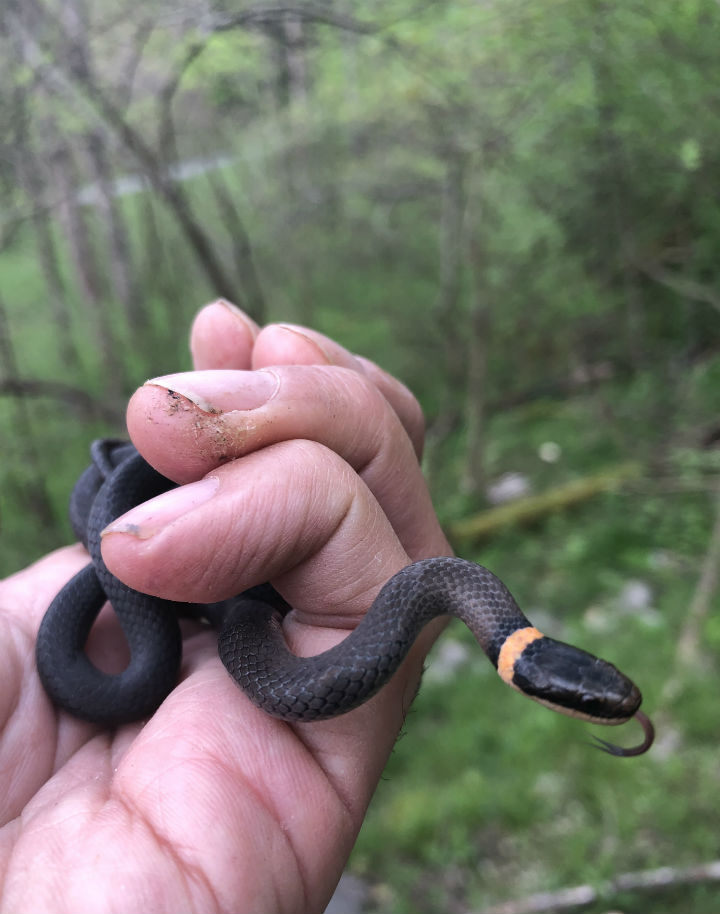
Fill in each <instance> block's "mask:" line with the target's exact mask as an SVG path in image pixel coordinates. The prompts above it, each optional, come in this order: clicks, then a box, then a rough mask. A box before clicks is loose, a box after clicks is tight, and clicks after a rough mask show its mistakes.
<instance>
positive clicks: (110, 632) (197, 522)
mask: <svg viewBox="0 0 720 914" xmlns="http://www.w3.org/2000/svg"><path fill="white" fill-rule="evenodd" d="M191 347H192V350H193V355H194V362H195V365H196V368H198V369H200V371H199V372H197V373H186V374H183V375H174V376H172V378H168V379H165V380H161V381H160V382H159V383H150V384H148V385H145V386H144V387H142V388H140V390H139V391H138V392H137V393H136V394H135V396H134V397H133V399H132V401H131V403H130V406H129V409H128V427H129V429H130V432H131V435H132V438H133V441H134V443H135V445H136V446H137V447H138V449H139V450H140V451H141V453H142V454H143V455H144V456H145V457H146V459H148V460H149V461H150V462H151V463H153V464H154V465H155V466H156V467H157V468H158V469H159V470H160V471H161V472H163V473H164V474H165V475H167V476H169V477H170V478H173V479H175V480H176V481H178V482H181V483H188V484H189V483H193V482H196V481H197V480H199V479H201V478H203V477H209V478H211V479H212V480H215V481H216V483H213V485H217V490H216V491H215V492H214V494H213V495H212V497H211V498H209V500H204V501H203V500H202V497H204V496H206V495H207V491H206V489H207V487H205V491H204V490H203V484H202V483H200V484H199V485H196V486H193V485H183V486H181V488H179V489H176V490H174V491H173V493H170V494H167V495H164V496H160V499H161V501H159V502H157V501H156V502H155V504H154V506H153V505H152V504H151V503H148V504H147V505H146V506H143V507H142V508H140V509H138V510H137V511H135V512H133V514H134V515H135V517H134V518H133V524H134V525H135V526H133V527H132V528H131V529H133V531H134V534H130V533H128V532H127V530H128V529H129V528H128V527H127V526H126V525H123V523H122V522H121V523H120V524H119V525H118V528H119V530H120V531H123V530H124V531H125V532H115V533H110V534H108V535H106V537H105V540H104V545H103V555H104V557H105V560H106V562H107V564H108V566H109V567H110V569H111V570H112V571H113V572H114V573H115V574H117V575H118V576H119V577H121V578H122V579H123V580H124V581H125V582H126V583H127V584H129V585H130V586H133V587H136V588H138V589H141V590H145V591H147V592H152V593H154V594H157V595H161V596H164V597H166V598H169V599H182V600H191V601H202V602H208V601H211V600H217V599H220V598H222V597H225V596H230V595H232V594H234V593H237V592H239V591H242V590H243V589H245V588H246V587H249V586H252V585H253V584H256V583H259V582H261V581H265V580H272V582H273V584H274V585H275V586H276V587H277V588H278V589H279V590H280V591H281V593H282V594H283V595H284V596H285V597H286V598H287V599H288V600H289V602H290V603H291V604H292V605H293V606H294V607H295V612H294V613H293V614H291V615H290V616H289V617H288V618H287V619H286V621H285V634H286V637H287V639H288V641H289V643H290V645H291V647H292V648H293V650H295V651H296V652H297V653H300V654H315V653H318V652H320V651H322V650H324V649H326V648H327V647H330V646H331V645H332V644H334V643H336V642H337V641H339V640H341V639H342V637H343V636H344V633H343V629H348V628H352V627H353V626H354V625H355V624H356V623H357V621H358V620H359V618H361V616H362V614H363V613H364V611H365V610H366V609H367V607H368V606H369V605H370V603H371V602H372V599H373V598H374V596H375V594H376V593H377V591H378V590H379V589H380V587H381V586H382V584H383V583H384V582H385V581H386V580H387V579H388V578H389V577H391V576H392V575H393V574H394V573H395V572H396V571H398V570H399V569H400V568H401V567H403V566H404V565H406V564H407V563H408V562H409V561H411V560H416V559H419V558H422V557H425V556H428V555H441V554H449V547H448V545H447V543H446V541H445V539H444V537H443V535H442V533H441V531H440V529H439V526H438V524H437V521H436V519H435V515H434V512H433V510H432V506H431V504H430V500H429V497H428V495H427V492H426V489H425V486H424V483H423V481H422V477H421V474H420V469H419V465H418V462H417V456H416V455H417V452H418V451H419V448H420V447H421V443H422V420H421V416H420V412H419V409H418V407H417V404H416V403H415V401H414V399H413V398H412V397H411V395H410V394H409V393H408V392H407V391H406V390H405V389H404V388H403V387H402V385H400V384H399V383H398V382H397V381H395V380H394V379H392V378H390V377H389V376H387V375H385V374H384V373H382V372H381V371H380V370H379V369H377V368H376V367H375V366H373V365H372V364H371V363H369V362H366V361H364V360H357V359H355V357H353V356H351V355H350V354H349V353H347V352H346V351H345V350H343V349H342V348H341V347H339V346H337V345H336V344H334V343H332V342H331V341H329V340H327V339H326V338H324V337H321V336H319V335H317V334H314V333H312V332H311V331H301V330H299V329H297V328H295V329H291V328H287V327H282V326H271V327H268V328H265V329H264V330H263V331H262V332H260V331H259V330H258V328H256V327H255V326H254V325H253V324H252V323H251V322H250V321H248V319H247V318H245V317H244V316H242V315H240V314H238V313H237V312H236V311H234V310H233V309H231V308H228V307H227V306H225V305H223V304H218V303H216V304H213V305H210V306H208V307H207V308H205V309H203V311H201V312H200V314H199V316H198V318H197V320H196V322H195V325H194V328H193V333H192V336H191ZM269 366H274V367H273V368H272V369H270V370H268V371H265V370H263V371H258V369H265V368H268V367H269ZM213 368H221V369H225V370H226V371H227V372H232V373H231V374H230V373H224V372H223V373H216V372H213V373H212V374H208V373H207V372H206V371H205V370H206V369H213ZM250 369H253V371H250ZM168 388H171V389H172V390H174V391H175V393H174V394H173V395H171V394H169V393H168ZM190 392H192V393H193V399H194V400H195V402H196V403H198V402H199V403H200V406H197V405H193V403H192V402H191V400H189V399H187V398H186V397H185V396H183V394H187V393H190ZM268 394H270V399H267V396H268ZM263 396H264V397H265V398H266V402H265V403H264V405H259V403H260V400H261V399H262V398H263ZM256 404H257V405H256ZM252 406H255V408H254V409H253V408H250V407H252ZM237 457H239V458H241V459H238V460H233V458H237ZM229 461H232V462H229ZM127 517H128V516H127V515H126V518H125V520H126V522H127ZM137 526H139V528H140V530H139V533H138V530H137ZM86 562H87V556H86V554H85V552H84V550H83V549H82V548H81V547H79V546H73V547H69V548H67V549H63V550H59V551H58V552H56V553H53V554H52V555H51V556H48V557H46V558H45V559H43V560H41V561H40V562H39V563H37V564H36V565H34V566H32V567H31V568H29V569H26V570H25V571H23V572H21V573H19V574H18V575H15V576H13V577H12V578H9V579H8V580H7V581H5V582H3V583H2V584H1V585H0V609H1V610H2V615H1V616H0V618H2V626H3V628H2V632H3V640H4V643H5V645H6V646H5V648H4V650H3V653H4V657H5V662H4V665H3V668H2V670H3V671H2V681H1V688H0V695H1V696H2V698H1V699H0V701H1V702H2V722H3V730H2V737H1V739H0V772H2V775H3V785H4V786H5V791H4V793H3V796H2V797H1V798H0V802H1V803H2V805H3V824H4V827H3V832H2V835H3V841H2V857H1V858H0V859H2V870H1V872H2V896H1V897H2V899H3V905H2V907H3V909H4V910H8V911H26V910H32V911H43V910H45V911H48V910H52V911H73V912H80V911H100V910H110V909H118V908H121V909H122V910H123V911H148V910H152V911H177V910H192V911H203V912H204V911H230V910H232V911H253V912H258V911H273V912H276V911H277V912H279V911H294V912H295V911H300V910H311V911H312V910H322V909H323V908H324V906H325V904H326V903H327V901H328V899H329V897H330V895H331V893H332V891H333V888H334V886H335V884H336V882H337V879H338V878H339V875H340V873H341V871H342V868H343V865H344V863H345V861H346V859H347V855H348V854H349V852H350V849H351V847H352V844H353V842H354V839H355V836H356V834H357V831H358V829H359V827H360V824H361V822H362V818H363V815H364V812H365V809H366V807H367V803H368V802H369V799H370V797H371V795H372V792H373V790H374V787H375V785H376V783H377V779H378V777H379V775H380V773H381V771H382V768H383V766H384V764H385V761H386V759H387V756H388V754H389V752H390V750H391V748H392V745H393V742H394V739H395V737H396V735H397V732H398V729H399V728H400V726H401V724H402V721H403V718H404V714H405V712H406V710H407V707H408V705H409V703H410V701H411V700H412V697H413V695H414V693H415V690H416V687H417V683H418V681H419V677H420V671H421V666H422V660H423V657H424V655H425V653H426V651H427V649H428V647H429V645H430V643H431V641H432V639H433V637H434V635H435V634H436V632H437V626H435V627H434V628H433V627H428V629H427V630H426V631H425V632H424V633H423V636H422V637H421V638H420V639H419V640H418V642H417V643H416V646H415V647H414V649H413V650H412V651H411V654H410V656H409V657H408V658H407V660H406V662H405V663H404V664H403V667H402V668H401V670H400V671H398V674H397V675H396V676H395V677H394V679H393V680H392V681H391V683H390V684H389V685H388V686H387V687H386V688H385V689H383V691H382V692H381V693H380V694H379V695H377V696H376V697H375V698H373V699H372V700H371V701H370V702H368V703H367V704H366V705H363V706H362V707H360V708H358V709H357V710H355V711H353V712H351V713H349V714H347V715H344V716H343V717H339V718H336V719H333V720H330V721H325V722H321V723H314V724H287V723H283V722H280V721H278V720H275V719H273V718H270V717H267V716H266V715H265V714H263V713H262V712H261V711H259V710H257V709H256V708H255V707H254V706H253V705H251V704H250V702H249V701H248V700H247V698H246V697H245V696H244V695H243V693H242V692H241V691H240V690H239V689H238V688H237V687H236V685H235V684H234V683H233V682H232V680H231V679H230V678H229V677H228V675H227V674H226V672H225V670H224V669H223V667H222V665H221V664H220V662H219V659H218V657H217V649H216V644H215V639H214V637H213V634H212V633H211V632H208V631H207V630H202V629H200V627H199V626H195V625H189V626H187V631H186V638H185V642H184V661H183V668H182V674H181V682H180V683H179V685H178V687H177V688H176V689H175V690H174V691H173V692H172V693H171V695H170V696H169V697H168V699H167V700H166V701H165V702H164V704H163V705H162V706H161V707H160V708H159V709H158V711H157V712H156V714H155V715H154V716H153V718H152V719H151V720H150V721H148V722H147V723H145V724H144V725H143V724H141V723H138V724H133V725H128V726H124V727H121V728H119V729H117V730H116V731H113V732H107V731H103V730H100V729H98V728H97V727H96V726H93V725H90V724H87V723H83V722H81V721H77V720H74V719H72V718H70V717H68V716H67V715H66V714H64V713H58V712H57V711H56V710H55V709H54V708H53V707H52V706H51V705H50V703H49V701H48V700H47V698H46V696H45V694H44V692H43V691H42V688H41V686H40V683H39V680H38V678H37V675H36V673H35V669H34V655H33V648H34V638H35V633H36V631H37V627H38V625H39V622H40V619H41V617H42V615H43V613H44V611H45V609H46V608H47V606H48V605H49V603H50V601H51V599H52V597H53V596H54V595H55V593H56V592H57V591H58V590H59V589H60V587H61V586H62V584H64V582H65V581H66V580H67V579H68V578H69V576H70V575H71V574H72V573H74V572H75V571H76V570H78V569H79V568H80V567H82V566H83V565H84V564H85V563H86ZM115 634H116V632H115V627H114V624H113V619H112V616H111V614H105V615H104V616H102V617H101V619H100V620H99V623H98V624H97V625H96V626H95V629H94V630H93V635H92V642H93V643H92V644H91V645H90V646H89V650H91V651H92V652H93V656H94V657H95V658H96V661H97V662H98V663H99V664H100V665H101V666H102V667H103V668H106V669H110V670H112V669H117V668H122V664H123V662H124V659H123V657H122V649H121V648H118V645H117V640H116V638H115Z"/></svg>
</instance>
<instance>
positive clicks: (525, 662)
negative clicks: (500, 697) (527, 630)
mask: <svg viewBox="0 0 720 914" xmlns="http://www.w3.org/2000/svg"><path fill="white" fill-rule="evenodd" d="M512 685H514V686H515V687H516V688H517V689H519V690H520V691H521V692H523V693H524V694H525V695H527V696H528V697H530V698H533V699H535V701H539V702H541V703H542V704H544V705H548V706H549V707H551V708H553V709H555V710H556V711H560V712H562V713H563V714H569V715H571V716H572V717H580V718H582V719H584V720H590V721H593V722H595V723H602V724H622V723H625V722H626V721H628V720H630V718H632V717H633V716H634V715H635V714H636V712H637V710H638V708H639V707H640V703H641V702H642V695H641V694H640V690H639V689H638V687H637V686H636V685H635V684H634V683H633V682H632V681H631V680H630V679H628V677H627V676H625V675H623V673H621V672H620V670H618V669H617V668H616V667H614V666H613V665H612V664H611V663H608V662H607V661H605V660H600V659H599V658H598V657H595V656H593V655H592V654H588V653H587V652H586V651H583V650H580V648H577V647H572V646H571V645H569V644H564V643H563V642H562V641H555V640H554V639H553V638H548V637H545V636H543V637H542V638H538V639H536V640H535V641H532V642H531V643H530V644H528V645H527V647H526V648H525V649H524V650H523V652H522V653H521V654H520V656H519V657H518V658H517V660H516V661H515V664H514V667H513V677H512Z"/></svg>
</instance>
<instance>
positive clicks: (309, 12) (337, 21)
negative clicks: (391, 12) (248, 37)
mask: <svg viewBox="0 0 720 914" xmlns="http://www.w3.org/2000/svg"><path fill="white" fill-rule="evenodd" d="M287 16H292V17H293V18H294V19H300V20H302V21H303V22H316V23H320V24H322V25H331V26H333V27H334V28H337V29H343V30H344V31H346V32H355V33H356V34H358V35H375V34H377V33H378V32H380V31H381V30H382V26H380V25H377V24H376V23H373V22H363V21H362V20H360V19H355V18H354V17H353V16H345V15H343V14H342V13H337V12H335V11H334V10H331V9H328V8H327V7H324V6H319V5H317V4H314V3H303V4H297V5H294V4H280V5H275V6H270V5H267V6H256V7H251V8H250V9H246V10H242V11H241V12H237V13H216V14H214V15H213V16H211V17H210V18H208V19H207V20H205V22H204V23H203V25H204V26H205V27H206V28H209V30H210V31H212V32H224V31H227V30H228V29H236V28H247V27H251V26H261V25H269V24H275V23H278V22H283V21H284V20H285V18H286V17H287Z"/></svg>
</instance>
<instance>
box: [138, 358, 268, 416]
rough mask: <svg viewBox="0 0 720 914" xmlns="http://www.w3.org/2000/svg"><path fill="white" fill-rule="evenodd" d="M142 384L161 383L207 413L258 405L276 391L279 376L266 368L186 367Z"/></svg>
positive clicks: (155, 385) (154, 384) (160, 385)
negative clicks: (176, 372) (187, 368)
mask: <svg viewBox="0 0 720 914" xmlns="http://www.w3.org/2000/svg"><path fill="white" fill-rule="evenodd" d="M144 386H146V387H147V386H152V387H164V388H165V389H166V390H169V391H172V392H173V393H177V394H180V396H182V397H185V398H186V399H187V400H190V402H191V403H194V404H195V405H196V406H197V407H199V408H200V409H202V410H203V411H204V412H208V413H223V412H230V411H232V410H236V409H237V410H242V409H257V408H258V407H259V406H263V405H264V404H265V403H267V402H268V400H270V399H271V398H272V397H273V396H274V394H275V393H276V392H277V390H278V388H279V386H280V378H279V377H278V375H277V374H276V373H275V372H274V371H272V369H269V368H261V369H259V370H258V371H232V370H226V369H216V370H210V369H208V370H206V371H188V372H183V373H181V374H168V375H162V376H161V377H159V378H151V379H150V380H149V381H146V382H145V385H144Z"/></svg>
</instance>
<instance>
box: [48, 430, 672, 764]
mask: <svg viewBox="0 0 720 914" xmlns="http://www.w3.org/2000/svg"><path fill="white" fill-rule="evenodd" d="M90 452H91V459H92V462H91V464H90V466H88V468H87V469H86V470H85V471H84V472H83V473H82V475H81V476H80V478H79V479H78V481H77V483H76V484H75V487H74V489H73V491H72V495H71V498H70V509H69V514H70V522H71V525H72V527H73V530H74V532H75V534H76V536H77V537H78V539H79V540H80V541H81V542H82V543H83V544H84V545H85V547H86V548H87V550H88V552H89V555H90V562H89V563H88V564H87V565H86V566H85V567H84V568H82V569H81V570H80V571H79V572H78V573H77V574H76V575H75V576H74V577H73V578H72V579H71V580H70V581H68V583H67V584H66V585H65V586H64V587H63V588H62V589H61V590H60V591H59V593H58V594H57V595H56V597H55V598H54V599H53V601H52V603H51V604H50V606H49V608H48V609H47V611H46V613H45V615H44V617H43V619H42V622H41V624H40V628H39V631H38V636H37V642H36V651H35V656H36V664H37V670H38V673H39V676H40V679H41V682H42V684H43V686H44V688H45V691H46V692H47V694H48V696H49V697H50V699H51V700H52V701H53V702H54V704H55V705H56V706H57V707H58V708H60V709H62V710H64V711H67V712H69V713H70V714H72V715H74V716H75V717H77V718H80V719H83V720H88V721H92V722H94V723H97V724H100V725H104V726H110V727H113V726H120V725H122V724H125V723H130V722H133V721H138V720H142V719H143V718H147V717H149V716H151V715H152V714H153V713H154V712H155V711H156V710H157V708H158V707H159V706H160V704H161V703H162V702H163V701H164V700H165V698H166V697H167V696H168V695H169V693H170V692H171V691H172V690H173V688H174V687H175V685H176V684H177V682H178V678H179V673H180V664H181V659H182V638H181V630H180V622H179V620H180V618H182V617H192V618H196V619H200V620H204V621H205V622H207V623H208V624H209V625H210V626H212V627H213V628H214V629H216V630H217V633H218V653H219V656H220V659H221V661H222V663H223V664H224V666H225V668H226V670H227V671H228V673H229V674H230V676H231V677H232V678H233V679H234V680H235V682H236V683H237V684H238V685H239V687H240V688H241V689H242V690H243V691H244V692H245V694H246V695H247V696H248V697H249V698H250V700H251V701H252V702H253V703H254V704H255V705H257V706H258V707H259V708H261V709H262V710H263V711H265V712H266V713H267V714H269V715H271V716H273V717H276V718H279V719H281V720H284V721H299V722H312V721H320V720H327V719H329V718H333V717H336V716H338V715H340V714H344V713H346V712H348V711H351V710H352V709H353V708H356V707H358V706H359V705H360V704H362V703H363V702H365V701H367V700H368V699H369V698H371V697H372V696H373V695H375V694H376V693H377V692H378V691H379V690H380V689H381V688H382V687H383V686H384V685H385V684H386V683H387V682H388V681H389V680H390V679H391V677H392V676H393V674H394V673H395V671H396V670H397V669H398V667H399V665H400V664H401V663H402V661H403V659H404V658H405V656H406V655H407V653H408V651H409V650H410V647H411V646H412V644H413V643H414V641H415V639H416V638H417V636H418V634H419V633H420V631H421V630H422V629H423V628H424V627H425V625H427V624H428V623H429V622H430V621H431V620H433V619H435V618H437V617H439V616H455V617H457V618H459V619H461V620H462V621H463V622H464V623H465V624H466V625H467V626H468V628H469V629H470V630H471V631H472V633H473V635H474V636H475V638H476V639H477V641H478V642H479V644H480V646H481V648H482V649H483V651H484V652H485V654H486V655H487V657H488V659H489V660H490V662H491V663H492V664H493V666H494V667H495V668H496V669H497V671H498V673H499V674H500V676H501V678H502V679H503V680H504V681H505V682H506V683H507V684H508V685H510V686H511V687H512V688H514V689H516V690H517V691H519V692H520V693H522V694H523V695H525V696H527V697H528V698H531V699H533V700H535V701H538V702H540V703H541V704H543V705H546V706H548V707H550V708H552V709H553V710H556V711H559V712H561V713H563V714H568V715H571V716H574V717H578V718H581V719H584V720H586V721H590V722H592V723H599V724H606V725H616V724H622V723H626V722H627V721H629V720H631V719H633V718H634V719H636V720H637V721H638V722H639V723H640V724H641V726H642V729H643V741H642V742H641V743H640V744H639V745H637V746H634V747H630V748H623V747H620V746H617V745H615V744H613V743H610V742H608V741H606V740H602V739H598V738H595V739H596V744H597V747H598V748H600V749H602V750H603V751H605V752H609V753H611V754H612V755H617V756H633V755H641V754H642V753H644V752H646V751H647V750H648V749H649V748H650V746H651V745H652V742H653V739H654V729H653V725H652V723H651V721H650V719H649V718H648V717H647V715H645V714H644V712H642V711H640V704H641V702H642V695H641V693H640V690H639V689H638V688H637V686H636V685H635V684H634V683H633V682H632V681H631V680H630V679H629V678H628V677H627V676H625V675H624V674H623V673H621V672H620V671H619V670H618V669H617V668H616V667H615V666H613V665H612V664H611V663H609V662H607V661H605V660H601V659H599V658H598V657H595V656H594V655H592V654H590V653H587V652H586V651H584V650H581V649H580V648H577V647H574V646H572V645H569V644H565V643H564V642H561V641H557V640H555V639H553V638H550V637H548V636H546V635H543V634H542V633H541V632H540V631H539V630H538V629H536V628H535V627H534V626H533V625H532V624H531V623H530V622H529V621H528V619H527V618H526V617H525V615H524V614H523V613H522V611H521V610H520V608H519V607H518V605H517V603H516V602H515V600H514V598H513V597H512V595H511V594H510V592H509V590H508V589H507V588H506V586H505V585H504V584H503V583H502V581H501V580H500V579H499V578H498V577H496V576H495V575H494V574H493V573H492V572H491V571H489V570H488V569H487V568H484V567H483V566H482V565H478V564H476V563H474V562H470V561H467V560H465V559H462V558H456V557H450V556H439V557H434V558H426V559H421V560H419V561H416V562H413V563H412V564H410V565H407V566H406V567H405V568H403V569H401V570H400V571H399V572H397V573H396V574H395V575H393V576H392V577H391V578H390V580H389V581H388V582H387V583H386V584H385V585H384V586H383V587H382V589H381V590H380V592H379V593H378V595H377V597H376V598H375V600H374V601H373V603H372V605H371V606H370V608H369V609H368V611H367V613H366V615H365V616H364V617H363V619H362V621H361V622H360V623H359V624H358V626H357V627H356V628H355V629H354V630H353V631H351V632H350V634H349V635H348V636H347V637H346V638H345V639H344V640H343V641H341V642H340V643H339V644H337V645H335V646H334V647H332V648H330V649H329V650H326V651H325V652H323V653H321V654H318V655H316V656H311V657H298V656H296V655H294V654H292V653H291V652H290V650H289V649H288V647H287V644H286V641H285V638H284V635H283V618H284V616H285V615H287V613H288V612H289V611H290V610H291V607H290V605H289V604H288V603H287V602H286V601H285V599H284V598H283V597H282V596H281V595H280V594H279V593H278V592H277V591H276V590H275V589H274V588H273V587H272V585H271V584H269V583H266V584H262V585H259V586H256V587H253V588H250V589H249V590H246V591H244V592H243V593H241V594H239V595H238V596H236V597H233V598H231V599H227V600H221V601H218V602H215V603H203V604H191V603H180V602H175V601H170V600H163V599H159V598H157V597H154V596H149V595H147V594H143V593H140V592H139V591H136V590H133V589H132V588H130V587H127V586H126V585H125V584H123V583H122V582H121V581H120V580H119V579H118V578H116V577H115V576H114V575H113V574H111V572H110V571H109V570H108V569H107V567H106V566H105V563H104V561H103V558H102V553H101V549H100V535H101V531H102V530H103V529H104V528H105V527H106V526H107V525H108V524H110V523H111V522H112V521H114V520H115V519H116V518H118V517H119V516H121V515H122V514H124V513H125V512H126V511H128V510H130V509H131V508H132V507H134V506H135V505H137V504H139V503H140V502H142V501H146V500H147V499H149V498H152V497H154V496H155V495H159V494H161V493H162V492H165V491H167V490H169V489H171V488H173V487H174V485H175V483H173V482H172V481H171V480H169V479H167V478H165V477H164V476H162V475H161V474H160V473H159V472H158V471H157V470H155V469H154V468H153V467H152V466H151V465H150V464H149V463H147V462H146V461H145V460H144V458H143V457H142V456H141V455H140V453H139V452H138V451H137V450H136V448H135V447H134V446H133V445H132V444H131V443H129V442H125V441H122V440H120V439H112V438H105V439H99V440H97V441H95V442H93V444H92V446H91V449H90ZM106 601H109V602H110V604H111V605H112V608H113V610H114V612H115V614H116V616H117V618H118V621H119V623H120V626H121V628H122V630H123V633H124V635H125V638H126V640H127V644H128V648H129V652H130V660H129V662H128V664H127V666H126V668H125V669H124V670H123V671H122V672H120V673H114V674H110V673H107V672H104V671H102V670H100V669H99V668H98V667H96V666H95V665H94V664H93V663H92V661H91V660H90V659H89V657H88V655H87V652H86V642H87V639H88V635H89V632H90V629H91V628H92V625H93V623H94V622H95V619H96V618H97V616H98V614H99V612H100V610H101V609H102V607H103V605H104V604H105V603H106Z"/></svg>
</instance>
